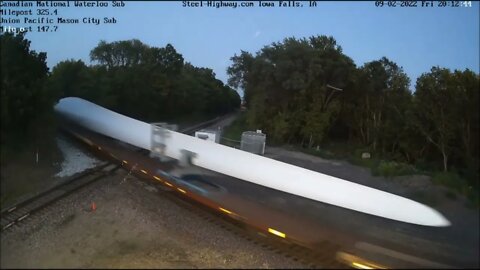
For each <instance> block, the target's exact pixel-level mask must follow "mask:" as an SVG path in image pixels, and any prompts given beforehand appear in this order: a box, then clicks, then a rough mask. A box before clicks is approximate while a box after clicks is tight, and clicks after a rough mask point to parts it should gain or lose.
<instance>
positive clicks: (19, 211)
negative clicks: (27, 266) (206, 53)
mask: <svg viewBox="0 0 480 270" xmlns="http://www.w3.org/2000/svg"><path fill="white" fill-rule="evenodd" d="M225 117H228V115H227V116H223V117H217V118H215V119H212V120H209V121H206V122H202V123H200V124H197V125H195V126H192V127H188V128H184V129H182V130H180V131H179V132H182V133H185V134H192V133H193V132H194V131H196V130H198V129H201V128H204V127H206V126H209V125H211V124H213V123H215V122H216V121H220V120H222V119H224V118H225ZM137 151H138V152H141V153H142V154H145V155H146V154H148V151H145V150H143V149H138V150H137ZM123 165H125V164H123V163H121V161H114V160H110V161H106V162H104V163H103V164H101V165H99V166H97V167H95V168H93V169H89V170H86V171H84V172H82V173H79V174H77V175H75V176H73V177H72V178H71V179H69V180H67V181H66V182H64V183H62V184H60V185H58V186H55V187H53V188H52V189H49V190H47V191H45V192H42V193H40V194H38V195H36V196H34V197H31V198H29V199H27V200H25V201H22V202H20V203H18V204H16V205H14V206H12V207H9V208H8V209H6V210H4V211H2V212H1V231H2V232H3V231H5V230H7V229H8V228H10V227H12V226H14V225H16V224H18V223H20V222H22V221H23V220H25V219H26V218H28V217H30V216H31V215H32V214H34V213H35V212H37V211H39V210H41V209H43V208H46V207H47V206H49V205H50V204H52V203H54V202H55V201H57V200H59V199H61V198H63V197H65V196H67V195H68V194H71V193H73V192H75V191H76V190H79V189H80V188H82V187H85V186H86V185H88V184H91V183H93V182H95V181H96V180H99V179H101V178H103V177H105V176H107V175H108V174H111V173H113V172H114V171H116V170H117V169H119V168H121V167H123V168H124V169H128V166H126V167H124V166H123ZM130 172H132V173H133V174H134V175H136V176H137V179H140V180H141V181H142V182H144V183H148V184H150V185H151V184H153V185H159V186H162V184H160V183H159V182H156V181H153V182H152V181H151V179H150V178H145V175H144V174H142V173H141V170H135V169H130ZM162 187H164V188H163V189H162V188H160V189H159V190H163V192H162V193H164V194H165V196H167V197H169V198H170V199H171V200H173V201H175V202H176V203H177V204H179V205H182V206H183V207H184V208H185V209H187V210H188V211H189V212H191V213H192V214H194V215H197V216H199V217H200V218H202V219H204V220H206V221H208V222H210V223H212V224H213V225H215V226H217V227H220V228H221V229H224V230H227V231H229V232H231V233H233V234H235V235H237V236H238V237H241V238H243V239H246V240H247V241H249V242H252V243H253V244H256V245H258V246H260V247H261V248H263V249H266V250H269V251H273V252H275V253H278V254H280V255H283V256H285V257H287V258H289V259H291V260H293V261H298V262H300V263H302V264H304V265H306V266H307V267H309V268H336V269H338V268H351V267H350V266H351V265H349V264H348V263H345V262H341V260H338V254H339V252H340V250H339V249H340V246H338V245H336V244H334V243H332V242H330V241H328V240H325V241H322V242H321V243H318V244H316V245H315V247H314V248H313V247H307V246H304V245H303V244H302V243H297V242H295V241H294V240H292V239H282V238H279V237H277V236H275V235H272V234H269V233H267V232H265V231H263V230H260V229H259V228H255V227H253V226H251V225H250V224H248V223H247V222H244V221H242V220H238V219H235V218H232V217H231V216H229V215H222V214H221V213H219V212H218V211H216V210H215V209H212V208H210V207H208V206H206V205H203V204H199V203H198V202H197V201H195V200H194V199H192V198H189V197H186V196H181V195H180V194H179V193H176V192H169V191H166V189H165V186H162ZM171 190H172V191H173V190H175V189H174V188H171Z"/></svg>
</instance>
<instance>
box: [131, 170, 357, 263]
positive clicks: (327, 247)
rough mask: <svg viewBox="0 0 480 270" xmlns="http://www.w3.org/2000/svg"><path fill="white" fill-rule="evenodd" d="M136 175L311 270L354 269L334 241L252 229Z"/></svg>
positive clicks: (195, 212) (197, 212) (204, 215)
mask: <svg viewBox="0 0 480 270" xmlns="http://www.w3.org/2000/svg"><path fill="white" fill-rule="evenodd" d="M133 174H134V175H135V176H137V179H139V180H140V181H142V182H143V183H146V184H148V185H154V186H156V187H158V188H157V190H159V191H160V192H162V196H165V197H167V198H169V199H170V200H172V201H174V202H175V203H176V204H178V205H180V206H182V208H184V209H186V210H187V211H189V212H190V213H192V215H196V216H198V217H200V218H201V219H203V220H206V221H207V222H209V223H211V224H212V225H214V226H217V227H219V228H221V229H224V230H227V231H229V232H231V233H233V234H234V235H236V236H238V237H241V238H243V239H245V240H247V241H249V242H251V243H253V244H255V245H257V246H260V247H261V248H262V249H265V250H268V251H271V252H275V253H277V254H280V255H282V256H285V257H286V258H288V259H291V260H293V261H296V262H300V263H302V264H304V265H305V266H307V267H309V268H333V269H348V268H352V267H350V264H349V263H348V262H344V261H342V260H339V259H338V255H339V254H341V250H340V248H341V247H340V246H339V245H337V244H335V243H333V242H330V241H328V240H324V241H322V242H320V243H317V244H315V247H307V246H304V245H303V244H302V243H298V242H296V241H295V240H292V239H288V238H287V239H284V238H280V237H278V236H275V235H273V234H270V233H268V232H266V231H264V230H261V229H259V228H256V227H254V226H251V225H250V224H249V223H248V222H244V221H243V220H241V219H235V218H232V217H231V216H230V215H223V214H222V213H219V212H218V211H216V210H215V209H213V208H211V207H208V206H206V205H203V204H199V203H198V202H197V201H196V200H194V199H192V198H190V197H187V196H182V195H181V194H182V193H178V192H175V188H174V187H170V188H168V187H167V188H166V187H165V186H164V185H162V184H161V183H159V182H158V181H151V179H149V178H148V177H145V175H144V174H142V173H140V172H138V171H134V172H133Z"/></svg>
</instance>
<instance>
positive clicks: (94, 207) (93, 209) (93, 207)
mask: <svg viewBox="0 0 480 270" xmlns="http://www.w3.org/2000/svg"><path fill="white" fill-rule="evenodd" d="M96 209H97V205H96V204H95V202H92V212H95V210H96Z"/></svg>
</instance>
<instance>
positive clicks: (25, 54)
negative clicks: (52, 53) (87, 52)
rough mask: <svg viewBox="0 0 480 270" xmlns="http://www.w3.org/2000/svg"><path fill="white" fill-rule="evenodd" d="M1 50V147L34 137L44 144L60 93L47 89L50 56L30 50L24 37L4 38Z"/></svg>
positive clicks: (1, 38) (5, 36) (9, 36)
mask: <svg viewBox="0 0 480 270" xmlns="http://www.w3.org/2000/svg"><path fill="white" fill-rule="evenodd" d="M0 46H1V47H0V48H1V50H0V51H1V69H2V72H1V84H2V85H1V105H2V106H1V125H2V127H1V133H2V134H1V135H2V136H1V138H2V141H1V144H2V145H3V146H5V145H7V144H8V143H9V142H11V140H14V139H17V140H19V141H20V140H22V139H24V138H31V139H32V141H34V142H35V141H42V140H43V139H44V138H43V137H44V136H42V135H40V134H41V133H42V131H45V130H47V128H46V127H48V126H49V123H48V122H43V121H42V120H44V119H47V118H49V115H51V114H52V109H53V105H54V104H55V102H56V100H57V98H58V96H57V93H55V92H53V91H50V90H49V89H47V88H46V87H45V82H46V79H47V75H48V67H47V64H46V58H47V55H46V53H37V52H35V51H33V50H31V49H30V41H29V40H27V39H25V36H24V34H17V35H14V34H12V33H5V34H1V35H0Z"/></svg>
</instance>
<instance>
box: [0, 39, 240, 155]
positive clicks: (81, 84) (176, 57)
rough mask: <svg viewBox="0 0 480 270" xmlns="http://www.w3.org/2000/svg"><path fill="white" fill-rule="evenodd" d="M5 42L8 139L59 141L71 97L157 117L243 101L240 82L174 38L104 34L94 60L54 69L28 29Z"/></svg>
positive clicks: (5, 142)
mask: <svg viewBox="0 0 480 270" xmlns="http://www.w3.org/2000/svg"><path fill="white" fill-rule="evenodd" d="M0 44H1V68H2V70H1V71H2V72H1V99H0V102H1V145H2V146H7V147H8V146H10V147H11V148H15V147H16V146H18V145H20V144H23V143H25V142H27V141H28V142H32V144H36V145H37V144H44V143H43V142H45V141H51V139H52V138H53V137H54V136H53V133H54V132H55V128H54V125H53V124H52V123H54V117H53V106H54V105H55V104H56V102H58V100H59V99H61V98H63V97H67V96H76V97H81V98H84V99H87V100H89V101H91V102H94V103H97V104H100V105H102V106H105V107H107V108H109V109H112V110H114V111H117V112H119V113H122V114H126V115H129V116H131V117H134V118H138V119H141V120H144V121H152V122H154V121H165V120H169V121H175V119H178V118H179V117H180V118H181V117H184V116H185V117H186V116H191V115H198V114H201V115H204V116H205V117H213V116H217V115H221V114H225V113H228V112H231V111H233V110H235V109H238V108H239V107H240V102H241V100H240V96H239V95H238V93H237V92H236V91H235V90H234V89H232V88H231V87H229V86H227V85H225V84H224V83H223V82H222V81H220V80H219V79H217V78H216V77H215V73H214V72H213V71H212V70H211V69H209V68H200V67H195V66H193V65H192V64H190V63H188V62H186V61H185V60H184V58H183V56H182V55H181V54H180V53H178V52H177V51H176V50H175V48H174V47H173V46H172V45H171V44H167V45H166V46H165V47H162V48H158V47H151V46H148V45H146V44H143V43H142V42H141V41H139V40H136V39H133V40H124V41H115V42H111V43H108V42H105V41H100V42H99V44H98V45H97V46H96V47H95V48H93V49H92V50H91V52H90V58H91V61H92V62H93V63H94V64H92V65H87V64H85V63H84V62H83V61H81V60H66V61H62V62H60V63H58V64H57V65H56V66H55V67H53V69H52V71H51V72H50V71H49V68H48V67H47V64H46V59H47V54H46V53H43V52H42V53H37V52H35V51H33V50H31V49H30V41H29V40H28V39H26V38H25V36H24V34H17V35H15V34H13V33H4V34H1V35H0ZM2 148H3V147H2ZM2 154H3V152H2ZM2 160H5V159H4V156H3V155H2Z"/></svg>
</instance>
